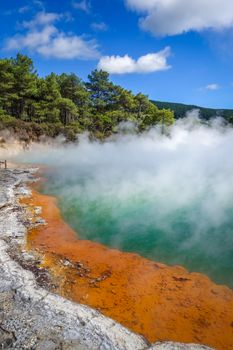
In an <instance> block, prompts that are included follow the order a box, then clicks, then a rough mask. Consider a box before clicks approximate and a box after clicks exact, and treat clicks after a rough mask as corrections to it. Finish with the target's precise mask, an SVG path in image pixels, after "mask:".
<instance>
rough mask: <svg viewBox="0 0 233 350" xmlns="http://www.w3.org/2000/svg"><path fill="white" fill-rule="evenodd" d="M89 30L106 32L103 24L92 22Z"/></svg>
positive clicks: (106, 28)
mask: <svg viewBox="0 0 233 350" xmlns="http://www.w3.org/2000/svg"><path fill="white" fill-rule="evenodd" d="M91 28H92V29H94V30H95V31H97V32H105V31H106V30H108V26H107V24H106V23H104V22H94V23H92V24H91Z"/></svg>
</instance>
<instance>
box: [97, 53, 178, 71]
mask: <svg viewBox="0 0 233 350" xmlns="http://www.w3.org/2000/svg"><path fill="white" fill-rule="evenodd" d="M170 54H171V50H170V48H169V47H166V48H165V49H164V50H162V51H159V52H157V53H148V54H147V55H145V56H141V57H139V58H138V59H137V60H134V59H133V58H132V57H130V56H128V55H125V56H103V57H102V58H101V59H100V61H99V64H98V69H102V70H105V71H107V72H109V73H111V74H126V73H151V72H157V71H162V70H167V69H169V68H170V67H171V66H169V65H168V64H167V58H168V57H169V56H170Z"/></svg>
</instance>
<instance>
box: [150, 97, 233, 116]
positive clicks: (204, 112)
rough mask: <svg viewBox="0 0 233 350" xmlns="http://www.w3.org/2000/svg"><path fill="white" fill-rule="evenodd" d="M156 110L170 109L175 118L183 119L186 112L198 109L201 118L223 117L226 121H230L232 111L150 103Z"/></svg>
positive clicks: (167, 103)
mask: <svg viewBox="0 0 233 350" xmlns="http://www.w3.org/2000/svg"><path fill="white" fill-rule="evenodd" d="M151 102H153V103H154V104H155V105H156V106H157V107H158V108H165V109H171V110H172V111H174V115H175V118H176V119H178V118H184V117H185V115H186V113H187V112H188V111H191V110H192V109H199V110H200V115H201V118H203V119H210V118H213V117H216V116H221V117H224V118H225V119H227V120H230V119H232V117H233V109H214V108H204V107H200V106H195V105H186V104H183V103H172V102H161V101H151Z"/></svg>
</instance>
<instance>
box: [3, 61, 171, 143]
mask: <svg viewBox="0 0 233 350" xmlns="http://www.w3.org/2000/svg"><path fill="white" fill-rule="evenodd" d="M128 121H131V122H134V123H135V126H136V128H137V129H138V131H139V132H140V131H143V130H146V129H148V128H150V127H151V126H154V125H156V124H158V123H160V124H163V125H170V124H171V123H173V121H174V116H173V113H172V112H171V111H169V110H165V109H163V110H159V109H158V108H157V107H156V106H155V105H154V104H153V103H151V102H150V101H149V100H148V97H147V96H145V95H143V94H141V93H139V94H137V95H133V94H132V92H131V91H128V90H125V89H124V88H122V87H121V86H118V85H115V84H113V83H112V82H111V81H110V80H109V74H108V73H107V72H104V71H102V70H100V71H98V70H94V71H93V72H91V74H90V75H89V76H88V81H87V82H83V81H82V80H81V79H80V78H79V77H77V75H75V74H74V73H72V74H65V73H63V74H61V75H57V74H55V73H51V74H50V75H48V76H46V77H44V78H41V77H39V76H38V75H37V73H36V71H35V69H34V65H33V62H32V60H31V59H30V58H29V57H27V56H24V55H21V54H18V55H17V56H16V58H10V59H0V128H1V129H3V128H4V127H5V128H10V129H12V130H13V131H14V132H17V133H19V134H20V135H21V136H22V138H23V139H24V140H25V141H26V140H27V139H28V140H30V139H33V138H37V139H38V138H40V137H41V136H42V135H48V136H52V137H55V136H57V135H58V134H60V133H62V134H64V135H65V137H66V138H67V139H68V140H72V141H73V140H76V138H77V134H80V133H82V132H85V131H88V132H89V134H90V135H91V137H94V138H100V139H104V138H105V137H107V136H110V135H111V134H112V133H115V132H117V129H118V125H119V124H120V123H121V122H128Z"/></svg>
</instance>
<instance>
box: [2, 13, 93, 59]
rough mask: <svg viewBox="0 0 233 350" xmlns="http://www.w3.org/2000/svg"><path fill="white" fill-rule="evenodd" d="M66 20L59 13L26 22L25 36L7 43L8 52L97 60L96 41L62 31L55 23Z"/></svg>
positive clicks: (40, 15)
mask: <svg viewBox="0 0 233 350" xmlns="http://www.w3.org/2000/svg"><path fill="white" fill-rule="evenodd" d="M61 18H64V16H63V15H59V14H57V13H45V12H40V13H38V14H37V15H36V16H35V18H33V19H32V20H31V21H29V22H24V23H23V27H24V28H25V29H26V32H25V33H24V34H17V35H15V36H14V37H12V38H9V39H8V40H7V41H6V45H5V49H6V50H22V49H27V50H28V51H32V52H36V53H39V54H41V55H42V56H45V57H54V58H62V59H74V58H78V59H95V58H98V57H99V53H98V48H97V44H96V42H95V41H94V40H85V39H84V38H83V37H81V36H77V35H74V34H66V33H64V32H62V31H60V30H59V29H58V28H57V27H56V26H55V25H54V22H56V21H57V20H59V19H61Z"/></svg>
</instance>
